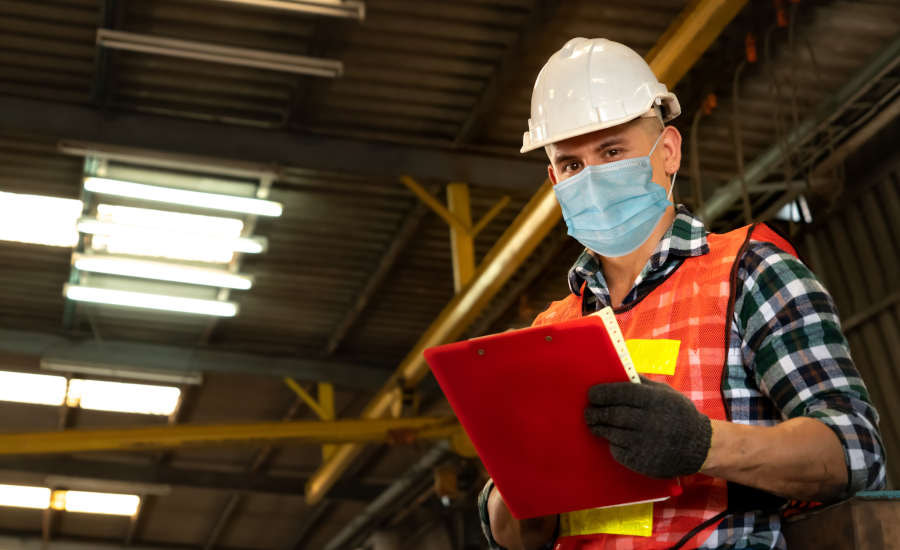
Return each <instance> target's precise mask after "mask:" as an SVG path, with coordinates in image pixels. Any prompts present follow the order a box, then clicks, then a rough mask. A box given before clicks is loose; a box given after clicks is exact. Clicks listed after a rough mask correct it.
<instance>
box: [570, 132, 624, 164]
mask: <svg viewBox="0 0 900 550" xmlns="http://www.w3.org/2000/svg"><path fill="white" fill-rule="evenodd" d="M625 141H626V139H625V138H624V137H622V136H609V137H608V138H606V139H604V140H603V141H601V142H600V143H598V144H597V146H596V147H594V151H595V152H596V151H602V150H603V149H606V148H607V147H612V146H614V145H622V144H623V143H625ZM577 159H578V157H577V156H575V155H571V154H565V153H559V154H557V155H556V156H554V157H553V163H554V164H559V163H561V162H566V161H570V160H577Z"/></svg>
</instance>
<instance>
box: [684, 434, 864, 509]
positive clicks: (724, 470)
mask: <svg viewBox="0 0 900 550" xmlns="http://www.w3.org/2000/svg"><path fill="white" fill-rule="evenodd" d="M700 471H701V472H702V473H704V474H707V475H711V476H715V477H720V478H724V479H727V480H729V481H734V482H737V483H741V484H743V485H748V486H751V487H756V488H758V489H763V490H765V491H769V492H771V493H775V494H777V495H780V496H783V497H786V498H794V499H799V500H828V499H830V498H834V497H836V496H838V495H839V494H840V493H841V492H842V491H843V490H844V488H845V487H846V485H847V465H846V462H845V459H844V451H843V448H842V447H841V443H840V440H839V439H838V437H837V436H836V435H835V434H834V432H832V431H831V429H830V428H828V427H827V426H826V425H825V424H823V423H822V422H819V421H818V420H816V419H814V418H793V419H791V420H788V421H786V422H782V423H781V424H778V425H777V426H771V427H768V426H747V425H743V424H735V423H732V422H725V421H720V420H713V421H712V442H711V446H710V450H709V454H708V455H707V458H706V462H705V463H704V464H703V467H702V468H701V470H700Z"/></svg>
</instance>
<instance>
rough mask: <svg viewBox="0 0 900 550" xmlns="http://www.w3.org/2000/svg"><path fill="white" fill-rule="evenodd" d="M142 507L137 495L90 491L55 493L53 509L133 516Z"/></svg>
mask: <svg viewBox="0 0 900 550" xmlns="http://www.w3.org/2000/svg"><path fill="white" fill-rule="evenodd" d="M140 505H141V497H139V496H137V495H121V494H117V493H93V492H88V491H54V492H53V501H52V503H51V507H52V508H53V509H54V510H65V511H66V512H81V513H84V514H106V515H110V516H133V515H135V514H137V511H138V508H140Z"/></svg>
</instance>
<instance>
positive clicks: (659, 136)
mask: <svg viewBox="0 0 900 550" xmlns="http://www.w3.org/2000/svg"><path fill="white" fill-rule="evenodd" d="M665 133H666V131H665V130H663V131H662V132H661V133H660V134H659V135H658V136H656V141H654V142H653V147H651V148H650V152H649V153H647V156H648V157H652V156H653V151H656V146H657V145H659V140H660V139H662V137H663V134H665Z"/></svg>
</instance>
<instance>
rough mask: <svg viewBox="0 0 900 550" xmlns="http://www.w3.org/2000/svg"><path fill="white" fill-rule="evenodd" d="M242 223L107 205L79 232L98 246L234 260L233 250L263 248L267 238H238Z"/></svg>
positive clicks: (180, 257) (114, 250)
mask: <svg viewBox="0 0 900 550" xmlns="http://www.w3.org/2000/svg"><path fill="white" fill-rule="evenodd" d="M243 227H244V223H243V222H242V221H241V220H238V219H233V218H221V217H215V216H200V215H197V214H182V213H179V212H168V211H164V210H153V209H149V208H133V207H127V206H113V205H109V204H100V205H99V206H98V207H97V219H94V218H82V219H81V220H80V221H79V222H78V230H79V231H81V232H82V233H89V234H91V235H94V237H93V238H92V239H91V246H92V247H93V248H94V249H95V250H101V251H106V252H109V253H111V254H129V255H134V256H153V257H159V258H171V259H177V260H189V261H200V262H213V263H227V262H230V261H231V259H232V256H233V254H234V252H246V253H250V254H257V253H260V252H263V251H264V250H265V248H266V240H265V238H263V237H241V236H240V235H241V231H242V230H243Z"/></svg>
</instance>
